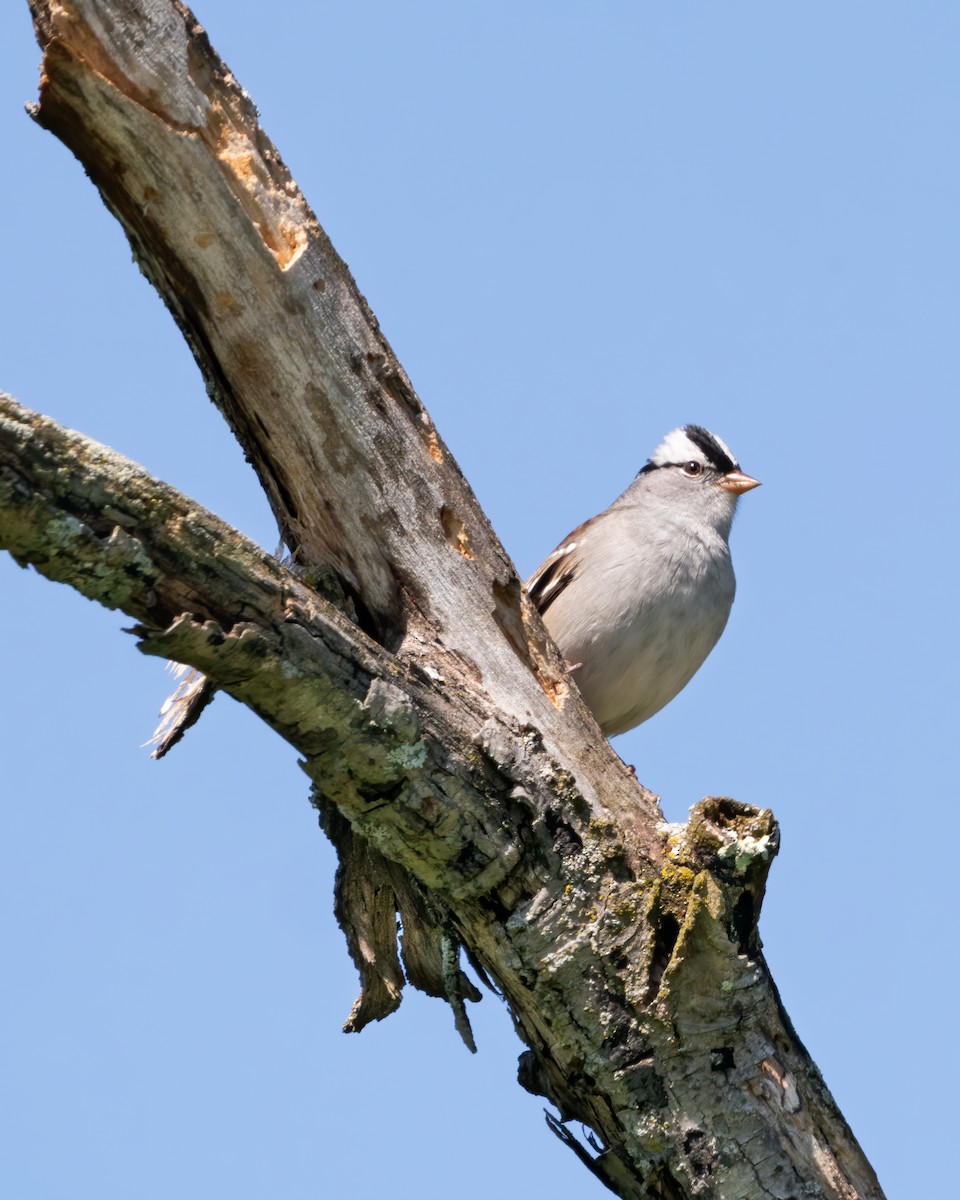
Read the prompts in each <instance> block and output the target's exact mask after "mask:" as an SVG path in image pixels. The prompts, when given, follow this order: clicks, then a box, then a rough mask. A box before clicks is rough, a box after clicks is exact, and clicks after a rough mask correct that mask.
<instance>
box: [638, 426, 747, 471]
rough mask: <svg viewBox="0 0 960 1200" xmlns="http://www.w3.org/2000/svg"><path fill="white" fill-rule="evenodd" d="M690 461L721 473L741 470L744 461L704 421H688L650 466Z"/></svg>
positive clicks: (669, 438) (663, 445)
mask: <svg viewBox="0 0 960 1200" xmlns="http://www.w3.org/2000/svg"><path fill="white" fill-rule="evenodd" d="M686 462H699V463H702V464H703V466H705V467H711V468H712V469H713V470H714V471H717V472H719V473H720V474H721V475H726V474H728V473H729V472H730V471H739V470H740V465H739V463H738V462H737V460H736V459H735V458H734V457H733V455H732V454H731V453H730V447H729V446H728V445H727V444H726V442H723V441H721V440H720V438H718V437H717V435H716V434H715V433H711V432H710V430H709V429H704V428H703V426H702V425H684V426H682V427H681V428H680V429H674V430H671V432H670V433H668V434H667V436H666V437H665V438H664V439H663V441H662V442H661V443H660V445H659V446H658V447H657V448H656V450H654V452H653V453H652V454H651V455H650V461H649V464H648V467H647V468H646V469H649V468H650V467H672V466H679V465H680V464H682V463H686Z"/></svg>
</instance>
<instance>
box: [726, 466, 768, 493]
mask: <svg viewBox="0 0 960 1200" xmlns="http://www.w3.org/2000/svg"><path fill="white" fill-rule="evenodd" d="M759 486H760V480H759V479H754V478H753V476H752V475H744V473H743V472H742V471H728V472H727V474H726V475H724V476H723V477H722V478H721V479H718V480H717V487H722V488H723V490H724V491H725V492H733V494H734V495H735V496H740V495H742V494H743V493H744V492H749V491H750V489H751V488H755V487H759Z"/></svg>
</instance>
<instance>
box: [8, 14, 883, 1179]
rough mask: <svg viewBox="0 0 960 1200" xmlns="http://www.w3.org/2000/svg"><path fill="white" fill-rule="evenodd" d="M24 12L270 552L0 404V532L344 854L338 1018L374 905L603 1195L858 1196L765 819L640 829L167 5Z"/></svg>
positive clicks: (354, 318)
mask: <svg viewBox="0 0 960 1200" xmlns="http://www.w3.org/2000/svg"><path fill="white" fill-rule="evenodd" d="M32 9H33V11H34V16H35V21H36V25H37V29H38V35H39V38H40V41H41V44H42V46H43V47H44V51H45V59H44V71H45V73H44V78H43V81H42V85H41V99H40V106H39V108H38V110H37V116H38V119H39V121H40V122H41V123H42V124H43V125H45V126H46V127H47V128H49V129H51V130H52V131H53V132H55V133H56V134H57V136H59V137H61V138H62V139H63V140H64V141H65V142H66V143H67V144H68V145H69V146H70V147H71V149H72V150H73V151H74V152H75V153H76V154H77V156H78V157H79V158H80V159H81V160H82V162H83V163H84V166H85V167H86V168H87V170H88V172H89V173H90V175H91V177H92V178H93V180H94V182H95V183H96V184H97V186H98V187H99V188H100V191H101V193H102V195H103V197H104V199H105V201H106V203H107V204H108V206H109V207H110V209H111V211H113V212H114V214H115V215H116V216H117V218H118V219H119V220H120V221H121V223H122V224H123V226H124V229H125V230H126V232H127V234H128V237H129V238H130V242H131V245H132V246H133V249H134V253H135V255H136V257H137V259H138V262H139V263H140V265H141V267H142V269H143V270H144V271H145V273H146V274H147V275H148V277H149V278H150V279H151V280H152V281H153V282H154V284H155V285H156V287H157V288H158V290H159V291H160V293H161V295H162V296H163V298H164V299H165V301H166V302H167V304H168V306H169V307H170V310H171V312H172V313H173V315H174V317H175V319H176V320H177V321H178V323H179V325H180V327H181V329H182V330H183V331H184V334H185V336H186V337H187V339H188V341H189V343H190V345H191V347H192V349H193V351H194V354H195V355H196V357H197V361H198V363H199V364H200V367H201V369H202V370H203V372H204V375H205V378H206V380H207V383H208V386H209V389H210V392H211V395H212V396H213V398H214V399H215V401H216V402H217V403H218V404H219V406H220V407H221V409H222V411H223V412H224V414H225V416H226V417H227V419H228V420H229V422H230V424H231V426H232V428H233V429H234V431H235V432H236V434H237V436H238V437H239V439H240V441H241V442H242V444H243V445H244V448H245V449H246V451H247V453H248V455H249V456H250V459H251V461H252V462H253V463H254V465H255V467H256V469H257V471H258V473H259V476H260V478H261V480H262V482H263V485H264V487H265V489H266V492H267V494H268V496H269V498H270V501H271V504H272V505H273V507H274V510H275V512H276V513H277V517H278V521H279V522H280V526H281V529H282V530H283V534H284V538H285V540H286V542H287V544H288V545H289V546H290V548H291V551H292V552H293V556H294V560H295V562H296V564H297V570H296V571H293V570H289V569H287V568H284V567H282V566H280V565H279V564H278V563H277V562H276V561H274V560H273V559H271V558H270V557H269V556H267V555H264V554H263V552H262V551H260V550H259V549H257V548H256V547H254V546H252V545H251V544H249V543H248V542H246V540H245V539H243V538H242V537H241V536H240V535H239V534H237V533H236V532H235V531H233V530H230V529H229V528H227V527H225V526H224V525H223V524H222V523H220V522H218V521H217V519H216V518H214V517H212V516H211V515H210V514H209V513H205V512H203V511H202V510H200V509H198V508H197V507H196V506H195V505H192V504H191V503H190V502H189V501H188V500H186V499H185V498H183V497H182V496H179V495H177V494H176V493H175V492H173V491H172V490H171V489H169V488H166V487H164V486H163V485H161V484H159V483H158V482H157V481H156V480H152V479H151V478H150V477H149V476H147V475H146V474H145V473H144V472H142V471H140V470H139V469H138V468H136V467H134V466H133V465H132V464H130V463H128V462H126V461H125V460H122V459H120V458H119V457H118V456H116V455H112V454H111V453H110V452H109V451H106V450H104V449H103V448H102V447H95V446H93V444H92V443H90V442H88V441H86V440H85V439H83V438H81V437H80V436H79V435H75V434H68V433H66V432H65V431H63V430H60V429H58V428H57V427H56V426H55V425H54V424H53V423H52V422H49V421H46V420H44V419H42V418H38V417H35V416H34V415H33V414H29V413H26V412H25V411H24V410H22V409H19V408H18V407H17V406H16V405H15V404H14V403H13V402H12V401H10V400H7V401H5V402H4V404H3V407H2V410H0V545H2V546H5V547H6V548H8V549H10V550H11V551H12V552H13V553H14V554H15V555H16V556H17V557H18V559H20V560H21V561H24V562H31V563H33V564H34V565H35V566H36V567H37V568H38V569H39V570H41V571H43V572H44V573H45V574H47V575H49V576H50V577H52V578H58V579H63V580H65V581H67V582H69V583H71V584H72V585H73V586H75V587H77V588H78V590H80V591H83V592H84V593H85V594H87V595H91V596H93V597H94V598H96V599H98V600H100V601H101V602H102V603H105V604H108V605H110V606H111V607H119V608H122V609H123V610H124V611H126V612H128V613H130V614H131V615H132V616H133V617H134V618H135V619H136V620H137V621H138V622H139V626H138V630H137V632H138V633H139V635H140V637H141V644H142V646H143V648H144V649H146V650H147V651H148V652H150V653H157V654H162V655H165V656H169V657H172V658H175V659H177V660H178V661H181V662H185V663H189V664H191V665H193V666H195V667H197V668H199V669H201V670H203V671H204V672H206V673H207V674H208V676H209V677H210V678H211V679H212V680H213V681H214V682H215V683H216V684H217V686H220V687H222V688H224V689H225V690H227V691H229V692H230V693H231V694H232V695H234V696H235V697H237V698H238V699H240V700H242V701H243V702H244V703H246V704H248V705H249V706H250V707H251V708H253V709H254V710H255V711H256V712H258V713H259V714H260V715H261V716H262V717H263V718H264V719H265V720H267V721H268V722H269V723H270V724H271V725H272V726H273V727H274V728H276V729H277V730H278V731H279V732H280V733H281V734H282V735H283V736H284V737H285V738H287V740H288V741H290V742H291V743H292V744H293V745H294V746H296V747H297V749H298V750H299V751H300V753H301V754H302V755H303V758H304V765H305V769H306V771H307V773H308V774H309V775H310V777H311V779H312V780H313V781H314V783H315V789H316V796H317V803H318V804H319V805H320V806H321V808H322V810H323V812H324V814H325V821H326V825H327V827H328V829H329V830H330V832H331V833H332V835H333V836H334V837H335V840H336V841H337V843H338V845H339V846H341V848H342V849H343V850H344V853H345V862H344V878H343V879H342V880H341V890H340V897H341V902H342V904H343V905H344V908H343V910H342V912H341V917H342V919H343V921H344V923H345V925H346V926H347V929H348V934H349V936H350V938H351V939H352V945H351V948H352V951H353V953H354V956H355V958H356V959H357V961H358V965H360V966H361V969H362V974H363V982H364V997H363V999H362V1000H361V1002H360V1008H359V1009H358V1010H357V1011H356V1012H355V1014H354V1024H355V1026H357V1027H359V1026H360V1025H362V1024H363V1022H364V1021H365V1020H367V1019H370V1017H371V1016H378V1015H382V1014H383V1013H385V1012H387V1011H389V1009H390V1008H391V1007H393V1006H395V1004H396V1002H397V1001H398V999H399V992H400V988H401V987H402V984H403V974H402V972H401V970H400V964H399V960H398V959H397V952H396V947H395V939H394V928H395V910H396V908H397V907H399V908H400V910H401V912H402V913H403V916H404V924H405V929H407V930H408V939H409V944H408V945H407V946H405V948H404V949H405V955H404V965H405V967H406V973H407V977H408V979H410V980H411V981H412V982H414V983H415V984H417V985H418V986H422V987H424V988H425V989H426V990H428V991H433V992H435V993H440V994H445V995H447V996H448V998H449V999H450V1000H451V1002H452V1003H453V1005H454V1008H455V1011H456V1012H457V1014H458V1024H459V1025H460V1027H461V1030H462V1031H463V1032H464V1033H465V1035H466V1036H469V1035H468V1034H467V1031H466V1022H465V1016H464V1013H463V1008H462V1000H463V997H464V995H465V994H466V993H468V992H469V987H470V985H469V984H468V983H467V982H466V981H465V979H464V978H463V976H462V975H461V974H460V971H459V967H458V966H457V963H456V958H455V949H456V947H457V946H458V945H460V944H462V945H463V946H465V947H466V948H467V950H468V953H469V954H470V956H471V958H472V959H473V960H474V961H475V962H476V963H477V964H478V965H479V966H480V967H481V968H482V970H483V971H485V972H486V973H487V974H488V975H489V976H490V977H491V978H492V979H493V980H494V981H495V982H496V984H497V986H498V987H499V988H500V989H501V990H502V992H503V994H504V996H505V998H506V1000H507V1002H508V1003H509V1005H510V1008H511V1011H512V1012H513V1014H514V1017H515V1021H516V1025H517V1029H518V1032H519V1034H520V1036H521V1037H522V1038H523V1039H524V1041H525V1042H526V1043H527V1045H528V1046H529V1048H530V1049H529V1051H528V1052H527V1054H526V1055H525V1056H524V1058H523V1060H522V1081H523V1082H524V1084H525V1086H528V1087H530V1088H532V1089H533V1090H536V1091H538V1092H540V1093H542V1094H544V1095H546V1096H548V1097H549V1098H550V1099H551V1100H553V1101H554V1103H555V1104H556V1105H557V1107H558V1108H559V1110H560V1113H561V1116H562V1118H563V1119H564V1120H566V1119H568V1118H573V1117H575V1118H577V1119H578V1120H582V1121H584V1122H585V1123H586V1124H588V1125H589V1126H590V1127H591V1128H592V1129H594V1130H595V1131H596V1133H597V1135H598V1136H599V1138H600V1139H601V1141H602V1142H603V1144H604V1146H605V1147H606V1148H607V1149H606V1152H605V1153H604V1154H602V1155H601V1157H600V1158H599V1160H598V1161H597V1162H596V1163H595V1164H593V1165H594V1169H595V1170H597V1172H598V1173H599V1174H601V1176H602V1177H603V1178H605V1179H606V1181H607V1182H608V1183H609V1184H610V1186H611V1187H612V1188H613V1190H615V1191H616V1192H617V1194H618V1195H621V1196H624V1197H641V1196H663V1197H678V1196H695V1195H696V1196H714V1197H721V1196H722V1197H727V1198H732V1197H744V1198H747V1197H751V1198H752V1197H757V1196H761V1195H767V1194H768V1195H771V1196H781V1197H789V1196H797V1197H799V1196H800V1195H804V1194H805V1195H811V1194H821V1195H823V1196H829V1197H880V1196H881V1192H880V1189H879V1186H878V1184H877V1182H876V1179H875V1177H874V1175H873V1172H872V1170H871V1169H870V1167H869V1164H867V1163H866V1161H865V1160H864V1158H863V1156H862V1154H861V1152H860V1150H859V1147H858V1146H857V1144H856V1142H855V1140H854V1139H853V1137H852V1135H851V1134H850V1131H849V1130H848V1129H847V1127H846V1125H845V1123H844V1122H843V1119H842V1117H841V1115H840V1114H839V1112H838V1111H837V1110H836V1107H835V1105H834V1104H833V1102H832V1100H831V1098H830V1096H829V1094H828V1093H827V1091H826V1089H825V1088H824V1086H823V1083H822V1081H821V1079H820V1076H819V1074H818V1073H817V1071H816V1068H815V1066H814V1064H813V1063H812V1062H811V1061H810V1060H809V1057H808V1056H807V1055H806V1053H805V1051H804V1050H803V1047H802V1046H801V1045H800V1043H799V1042H798V1041H797V1039H796V1036H795V1034H794V1033H793V1031H792V1029H791V1027H790V1025H789V1022H788V1021H787V1019H786V1017H785V1015H784V1014H783V1013H782V1010H781V1008H780V1006H779V1002H778V998H777V995H776V991H775V988H774V987H773V984H772V981H771V980H770V978H769V975H768V973H767V970H766V967H765V965H764V962H763V959H762V956H761V954H760V952H759V941H758V938H757V935H756V919H757V914H758V911H759V905H760V901H761V898H762V893H763V886H764V880H765V876H766V871H767V869H768V866H769V861H770V859H771V857H772V855H773V853H774V852H775V847H776V827H775V824H774V822H773V819H772V817H771V815H770V814H769V812H765V811H764V812H761V811H758V810H755V809H752V808H748V807H747V806H743V805H739V804H737V803H735V802H734V801H730V800H724V799H716V800H708V801H704V802H703V803H702V804H701V805H699V806H698V807H697V809H696V810H695V811H694V814H693V816H692V818H691V821H690V822H689V823H688V825H687V826H685V827H682V828H671V829H666V830H665V829H663V828H660V827H658V825H659V822H660V820H661V817H660V813H659V809H658V807H657V804H656V800H655V797H653V796H651V795H650V793H648V792H646V791H645V790H644V789H643V788H641V787H640V786H639V784H637V782H636V780H635V779H634V778H633V777H632V776H631V774H630V773H629V772H628V771H627V770H626V769H625V768H624V767H623V764H622V763H621V762H620V761H619V759H618V758H617V756H616V755H615V754H614V753H613V751H612V750H611V748H610V746H609V745H608V743H606V742H605V741H604V739H603V738H602V737H600V735H599V732H598V731H597V729H596V726H595V724H594V723H593V721H592V718H591V717H590V715H589V714H588V713H587V712H586V710H585V709H584V708H583V706H582V704H581V702H580V700H579V697H578V696H577V694H576V690H575V689H573V688H571V687H570V685H569V684H568V682H567V679H566V676H565V674H564V671H563V669H562V665H561V664H560V662H559V661H558V658H557V655H556V652H555V650H554V648H553V647H552V645H551V644H550V643H549V641H548V639H547V638H546V636H545V634H544V632H543V630H542V627H541V625H540V623H539V620H538V619H537V616H536V614H535V613H534V612H533V611H532V610H531V608H530V606H529V603H528V601H527V600H526V597H525V595H524V593H523V590H522V588H521V586H520V583H519V580H518V579H517V576H516V573H515V571H514V569H513V567H512V565H511V564H510V562H509V560H508V559H507V557H506V555H505V554H504V552H503V550H502V548H501V547H500V545H499V543H498V542H497V540H496V538H495V536H494V535H493V533H492V531H491V530H490V528H489V525H488V523H487V521H486V519H485V518H484V516H483V514H482V512H481V511H480V510H479V508H478V507H477V504H476V501H475V499H474V497H473V495H472V493H471V492H470V490H469V487H468V486H467V485H466V483H465V481H464V480H463V479H462V476H461V475H460V473H459V471H458V470H457V468H456V465H455V464H454V463H453V462H452V461H451V459H450V456H449V454H448V452H447V450H446V448H445V447H444V446H443V443H442V442H441V440H440V438H439V436H438V435H437V433H436V431H435V430H434V428H433V426H432V423H431V422H430V419H429V417H428V416H427V414H426V413H425V411H424V410H423V407H422V405H421V404H420V402H419V400H418V399H417V397H416V395H415V393H414V391H413V389H412V387H411V385H410V383H409V381H408V380H407V378H406V376H405V374H404V373H403V370H402V368H401V367H400V366H399V364H398V363H397V362H396V360H395V358H394V356H393V354H392V352H391V350H390V348H389V346H388V345H387V343H386V341H385V340H384V338H383V337H382V335H381V333H380V331H379V329H378V327H377V325H376V322H375V320H374V319H373V317H372V314H370V312H369V310H368V308H367V306H366V304H365V302H364V301H363V298H362V297H361V296H360V295H359V293H358V292H357V290H356V287H355V285H354V283H353V281H352V279H351V278H350V276H349V274H348V272H347V271H346V269H345V267H344V265H343V264H342V262H341V261H340V260H339V258H338V257H337V256H336V254H335V252H334V251H333V249H332V247H331V246H330V245H329V242H328V241H327V239H326V237H325V236H324V234H323V232H322V230H321V229H320V228H319V226H318V225H317V222H316V220H315V218H314V217H313V215H312V213H311V212H310V210H309V209H308V208H307V206H306V203H305V201H304V200H303V198H302V196H301V195H300V193H299V191H298V190H297V188H296V185H295V184H294V183H293V181H292V180H291V179H290V177H289V174H288V173H287V171H286V169H285V167H284V166H283V164H282V162H281V161H280V159H279V157H278V156H277V154H276V151H275V150H274V148H273V147H272V146H271V145H270V143H269V142H268V141H267V139H266V137H265V135H264V134H263V132H262V131H261V130H260V129H259V127H258V126H257V123H256V120H255V115H254V112H253V109H252V106H251V105H250V103H249V101H248V100H247V98H246V97H245V96H244V95H243V93H241V92H240V91H239V89H238V88H237V86H236V84H235V82H234V81H233V79H232V77H231V76H230V75H229V73H228V72H227V71H226V69H225V68H224V67H223V65H222V64H221V63H220V62H219V60H218V59H217V58H216V56H215V55H214V54H213V52H212V51H211V50H210V47H209V45H208V43H207V41H206V38H205V36H204V35H203V33H202V31H199V30H198V29H197V27H196V26H195V22H194V19H193V17H192V16H191V15H190V14H189V13H188V12H187V11H186V10H185V9H183V8H182V7H181V6H179V5H176V4H173V3H171V0H140V2H138V3H131V2H126V3H120V2H117V3H110V2H105V0H98V2H97V3H94V2H93V0H81V2H78V3H75V4H72V5H71V6H69V8H68V7H67V6H61V5H55V4H52V3H34V4H33V5H32ZM64 464H69V469H67V470H64V469H63V467H64ZM321 593H322V595H321ZM365 1006H366V1007H365Z"/></svg>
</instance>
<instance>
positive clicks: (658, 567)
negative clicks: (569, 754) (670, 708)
mask: <svg viewBox="0 0 960 1200" xmlns="http://www.w3.org/2000/svg"><path fill="white" fill-rule="evenodd" d="M759 486H760V481H759V480H758V479H754V478H753V477H752V476H750V475H746V474H744V472H743V471H741V469H740V465H739V463H738V462H737V460H736V459H735V458H734V456H733V454H732V453H731V451H730V448H729V447H728V446H727V445H726V443H725V442H723V441H721V439H720V438H719V437H717V436H716V434H713V433H710V431H709V430H707V429H704V427H703V426H702V425H683V426H681V427H680V428H679V429H674V430H672V431H671V432H670V433H668V434H667V435H666V437H665V438H664V439H663V441H662V442H661V443H660V445H659V446H657V448H656V449H655V450H654V452H653V453H652V454H651V455H650V458H649V459H648V460H647V463H646V465H645V466H643V467H641V469H640V471H639V472H638V473H637V475H636V477H635V478H634V480H633V482H632V483H631V484H630V485H629V487H627V489H626V490H625V491H624V492H623V493H622V494H621V495H620V496H619V497H618V498H617V499H616V500H614V502H613V503H612V504H611V505H610V507H609V508H606V509H604V511H603V512H601V513H599V514H598V515H597V516H595V517H591V518H590V520H588V521H585V522H584V523H583V524H582V525H580V526H579V527H578V528H577V529H575V530H574V531H573V532H572V533H571V534H570V535H569V537H567V538H565V539H564V540H563V541H562V542H561V543H560V545H559V546H558V547H557V548H556V550H554V551H553V553H552V554H550V555H549V556H548V557H547V558H546V559H545V560H544V562H543V563H542V564H541V566H540V567H539V568H538V569H537V570H536V571H535V572H534V573H533V575H532V576H531V577H530V579H529V580H528V581H527V591H528V593H529V595H530V598H531V600H532V601H533V603H534V604H535V605H536V607H537V608H538V609H539V611H540V614H541V616H542V617H543V621H544V624H545V625H546V627H547V629H548V631H549V632H550V634H551V636H552V637H553V639H554V641H555V642H556V644H557V646H558V648H559V650H560V652H561V654H562V655H563V657H564V659H565V660H566V663H567V665H568V669H569V670H570V671H571V672H572V674H573V678H574V680H575V681H576V683H577V686H578V688H579V690H580V693H581V695H582V696H583V699H584V701H585V702H586V705H587V707H588V708H589V709H590V710H591V712H592V713H593V715H594V717H595V718H596V721H597V723H598V725H599V726H600V728H601V730H602V731H603V732H604V733H605V734H606V735H607V736H608V737H612V736H614V735H616V734H619V733H625V732H626V731H627V730H628V729H633V728H634V727H635V726H636V725H639V724H641V723H642V722H643V721H646V720H648V719H649V718H650V717H652V716H653V715H654V713H656V712H659V711H660V709H661V708H663V706H664V705H665V704H668V703H669V702H670V701H671V700H672V699H673V698H674V696H676V695H677V693H678V692H680V691H681V690H682V689H683V688H684V687H686V685H687V684H688V683H689V682H690V680H691V679H692V678H693V676H694V675H695V674H696V672H697V671H698V670H699V669H700V667H701V666H702V665H703V662H704V660H705V659H706V657H707V655H708V654H709V653H710V651H711V650H712V649H713V647H714V646H715V645H716V643H717V641H718V639H719V638H720V635H721V634H722V633H723V630H724V627H725V626H726V623H727V618H728V617H729V615H730V608H731V605H732V604H733V597H734V592H735V590H736V580H735V577H734V573H733V564H732V562H731V560H730V546H729V540H728V539H729V536H730V528H731V525H732V524H733V517H734V513H735V511H736V507H737V501H738V500H739V498H740V496H741V495H743V493H744V492H748V491H750V490H751V489H752V488H755V487H759Z"/></svg>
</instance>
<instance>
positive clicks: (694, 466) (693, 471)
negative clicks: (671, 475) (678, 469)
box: [683, 458, 703, 479]
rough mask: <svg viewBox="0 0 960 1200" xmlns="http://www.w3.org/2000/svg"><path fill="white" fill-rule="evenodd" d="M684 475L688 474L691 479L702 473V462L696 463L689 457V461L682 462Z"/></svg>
mask: <svg viewBox="0 0 960 1200" xmlns="http://www.w3.org/2000/svg"><path fill="white" fill-rule="evenodd" d="M683 473H684V475H689V476H690V478H691V479H696V477H697V476H698V475H702V474H703V463H698V462H696V461H695V460H694V459H692V458H691V460H690V461H689V462H685V463H684V464H683Z"/></svg>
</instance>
